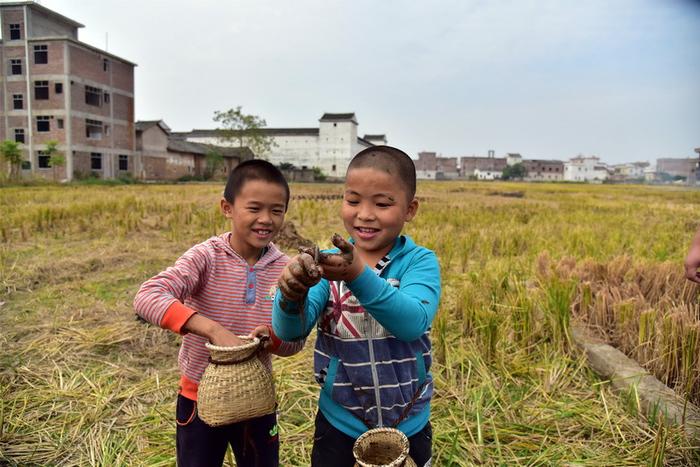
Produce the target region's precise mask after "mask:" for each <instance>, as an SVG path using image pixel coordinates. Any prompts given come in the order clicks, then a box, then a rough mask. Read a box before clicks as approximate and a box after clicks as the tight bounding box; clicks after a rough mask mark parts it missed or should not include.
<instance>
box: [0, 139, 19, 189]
mask: <svg viewBox="0 0 700 467" xmlns="http://www.w3.org/2000/svg"><path fill="white" fill-rule="evenodd" d="M0 154H2V157H3V159H5V160H6V161H7V163H8V164H10V178H11V179H15V180H16V179H18V178H19V173H20V167H21V166H22V151H20V149H19V145H18V144H17V143H16V142H15V141H12V140H9V139H6V140H5V141H3V142H2V143H0Z"/></svg>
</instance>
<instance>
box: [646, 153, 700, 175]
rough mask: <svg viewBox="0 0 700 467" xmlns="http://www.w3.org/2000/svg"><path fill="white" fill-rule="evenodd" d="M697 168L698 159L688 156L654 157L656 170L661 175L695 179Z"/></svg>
mask: <svg viewBox="0 0 700 467" xmlns="http://www.w3.org/2000/svg"><path fill="white" fill-rule="evenodd" d="M697 168H698V159H697V158H695V157H688V158H662V159H656V172H657V173H658V174H660V175H662V176H663V174H667V175H668V176H671V177H682V178H684V179H685V180H695V173H696V171H697Z"/></svg>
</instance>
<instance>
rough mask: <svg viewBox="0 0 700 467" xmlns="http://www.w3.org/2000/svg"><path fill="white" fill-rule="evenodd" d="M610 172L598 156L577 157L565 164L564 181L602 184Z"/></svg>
mask: <svg viewBox="0 0 700 467" xmlns="http://www.w3.org/2000/svg"><path fill="white" fill-rule="evenodd" d="M608 175H609V172H608V169H607V167H606V166H605V165H604V164H601V162H600V158H599V157H596V156H576V157H572V158H571V159H569V162H567V163H565V164H564V180H566V181H569V182H602V181H603V180H606V179H607V178H608Z"/></svg>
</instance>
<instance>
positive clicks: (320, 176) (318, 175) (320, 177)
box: [311, 167, 326, 182]
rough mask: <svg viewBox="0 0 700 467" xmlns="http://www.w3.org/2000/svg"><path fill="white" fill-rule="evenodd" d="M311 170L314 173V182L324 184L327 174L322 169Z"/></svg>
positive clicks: (314, 168) (312, 168) (313, 168)
mask: <svg viewBox="0 0 700 467" xmlns="http://www.w3.org/2000/svg"><path fill="white" fill-rule="evenodd" d="M311 170H312V171H313V173H314V180H315V181H317V182H322V181H324V180H325V179H326V174H324V173H323V170H321V168H320V167H311Z"/></svg>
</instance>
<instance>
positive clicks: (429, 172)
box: [413, 151, 437, 180]
mask: <svg viewBox="0 0 700 467" xmlns="http://www.w3.org/2000/svg"><path fill="white" fill-rule="evenodd" d="M413 163H414V164H415V166H416V178H417V179H419V180H435V178H436V177H437V153H435V152H430V151H422V152H419V153H418V160H414V161H413Z"/></svg>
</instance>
